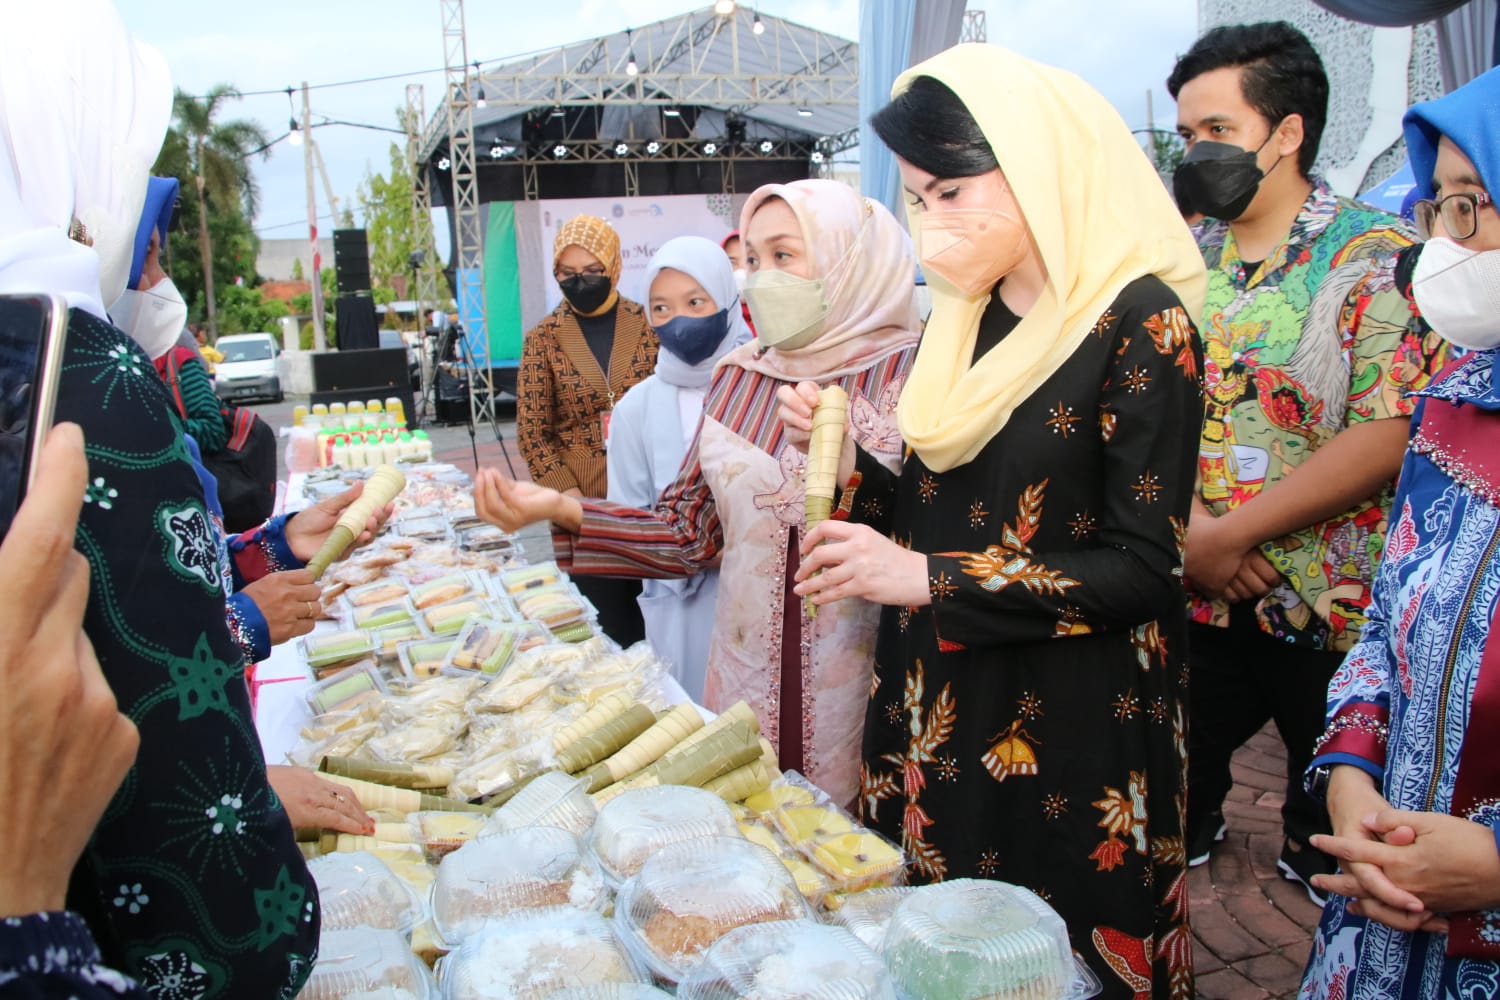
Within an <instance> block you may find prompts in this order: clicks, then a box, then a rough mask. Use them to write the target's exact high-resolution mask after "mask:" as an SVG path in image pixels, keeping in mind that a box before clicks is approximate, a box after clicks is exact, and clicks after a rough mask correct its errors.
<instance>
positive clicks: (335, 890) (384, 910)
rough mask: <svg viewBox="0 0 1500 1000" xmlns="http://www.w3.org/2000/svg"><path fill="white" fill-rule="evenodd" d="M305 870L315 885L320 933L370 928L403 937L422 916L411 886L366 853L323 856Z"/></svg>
mask: <svg viewBox="0 0 1500 1000" xmlns="http://www.w3.org/2000/svg"><path fill="white" fill-rule="evenodd" d="M307 870H308V872H309V873H310V874H311V875H312V877H313V881H315V882H317V883H318V905H319V907H320V908H321V909H322V911H323V930H324V931H329V930H338V929H342V928H349V927H374V928H379V929H382V930H390V931H400V932H401V933H402V934H405V933H406V932H408V931H410V930H411V929H412V928H413V927H415V926H416V925H417V924H419V923H421V922H422V920H423V919H424V917H425V914H424V912H423V908H422V901H421V899H419V898H418V896H417V894H416V893H415V892H414V891H412V889H411V887H410V886H408V885H407V884H406V882H405V881H403V880H402V879H401V878H400V877H399V876H397V875H396V873H395V872H393V871H391V869H390V866H389V865H387V864H386V863H385V862H384V861H381V860H380V859H379V858H377V857H376V856H375V855H373V854H371V853H369V852H368V851H350V852H347V853H338V854H325V855H324V856H323V857H321V858H313V859H312V860H311V861H309V862H308V863H307Z"/></svg>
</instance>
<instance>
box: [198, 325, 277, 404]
mask: <svg viewBox="0 0 1500 1000" xmlns="http://www.w3.org/2000/svg"><path fill="white" fill-rule="evenodd" d="M214 346H215V347H217V348H218V349H219V350H220V351H221V352H223V354H224V360H223V361H220V362H219V363H218V364H217V365H216V366H215V368H216V369H217V370H216V371H215V373H214V391H215V392H216V393H218V394H219V398H220V399H222V400H224V401H226V402H241V401H243V400H247V399H269V400H270V401H271V402H273V403H279V402H281V400H282V392H281V375H280V374H279V373H278V371H277V368H276V358H277V356H278V355H280V354H281V346H280V344H278V343H277V341H276V338H275V337H274V336H272V335H271V334H269V333H237V334H234V335H233V336H229V337H220V338H219V341H218V343H217V344H215V345H214Z"/></svg>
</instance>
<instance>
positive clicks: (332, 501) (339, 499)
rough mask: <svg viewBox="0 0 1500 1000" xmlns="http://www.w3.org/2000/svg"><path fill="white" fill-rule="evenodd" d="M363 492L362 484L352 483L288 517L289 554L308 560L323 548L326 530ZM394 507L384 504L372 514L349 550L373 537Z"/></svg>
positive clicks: (327, 530) (331, 527) (363, 485)
mask: <svg viewBox="0 0 1500 1000" xmlns="http://www.w3.org/2000/svg"><path fill="white" fill-rule="evenodd" d="M364 491H365V484H364V483H355V484H354V485H353V486H351V487H350V488H349V489H347V490H345V491H344V492H342V493H340V494H338V495H337V496H331V497H328V498H327V499H326V500H319V501H318V502H317V503H315V504H313V505H312V506H311V507H308V508H306V509H304V510H300V511H298V512H297V513H296V514H294V515H292V516H291V517H289V518H287V521H286V529H285V530H286V543H287V545H288V546H290V547H291V550H292V554H293V555H295V556H296V557H297V558H298V559H301V560H302V561H303V562H307V561H308V560H309V559H311V558H312V557H313V556H315V555H317V553H318V549H320V548H322V546H323V541H324V540H325V539H326V538H327V537H328V533H329V532H330V531H332V530H333V526H334V525H335V524H337V523H338V521H339V515H340V514H342V513H344V508H346V507H348V506H349V505H350V504H352V503H353V502H354V501H355V500H358V499H359V495H360V494H361V493H363V492H364ZM393 510H395V505H394V504H386V505H385V507H383V508H382V509H381V510H379V511H377V512H376V513H375V514H374V515H372V516H371V517H370V519H369V520H368V521H366V522H365V530H364V531H362V532H360V535H359V537H358V538H356V539H355V540H354V544H353V545H351V546H349V551H350V552H353V551H354V550H355V549H356V548H358V547H359V546H361V545H364V544H365V543H366V542H368V541H369V540H370V539H372V538H374V537H375V533H376V532H378V531H379V530H380V526H381V525H382V524H384V523H385V522H386V519H387V518H389V517H390V516H391V512H392V511H393Z"/></svg>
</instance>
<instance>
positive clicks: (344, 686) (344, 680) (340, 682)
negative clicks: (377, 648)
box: [306, 661, 389, 715]
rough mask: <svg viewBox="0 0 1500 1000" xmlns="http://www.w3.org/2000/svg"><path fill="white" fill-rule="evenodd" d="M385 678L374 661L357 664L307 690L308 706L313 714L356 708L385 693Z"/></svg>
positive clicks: (386, 689)
mask: <svg viewBox="0 0 1500 1000" xmlns="http://www.w3.org/2000/svg"><path fill="white" fill-rule="evenodd" d="M388 690H389V689H388V688H387V687H386V684H385V679H384V678H383V677H381V676H380V671H379V670H378V669H376V667H375V665H374V663H373V661H372V662H369V663H357V664H355V665H354V666H352V667H347V668H345V669H343V670H340V671H339V672H338V673H336V674H333V675H332V676H330V677H328V678H327V679H325V680H321V681H319V682H318V683H316V684H314V685H312V686H311V687H309V688H308V689H307V694H306V698H307V704H308V707H310V708H311V709H312V711H313V714H314V715H322V714H323V713H324V712H341V711H346V710H348V709H352V708H356V707H358V706H359V705H360V704H362V703H363V702H366V701H368V700H370V699H371V698H379V697H381V696H382V695H384V694H386V692H387V691H388Z"/></svg>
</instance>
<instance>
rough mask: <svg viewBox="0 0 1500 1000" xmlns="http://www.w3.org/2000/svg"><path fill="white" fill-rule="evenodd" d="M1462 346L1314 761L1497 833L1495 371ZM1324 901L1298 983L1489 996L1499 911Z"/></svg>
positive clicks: (1498, 946)
mask: <svg viewBox="0 0 1500 1000" xmlns="http://www.w3.org/2000/svg"><path fill="white" fill-rule="evenodd" d="M1497 355H1500V351H1496V350H1490V351H1485V352H1483V353H1479V354H1474V355H1471V356H1469V357H1467V358H1465V359H1464V360H1463V361H1460V362H1457V363H1455V364H1454V365H1453V366H1452V367H1450V368H1449V369H1447V370H1445V371H1444V372H1443V374H1441V375H1439V376H1438V378H1437V379H1435V380H1434V381H1433V383H1432V384H1431V385H1430V386H1429V387H1428V388H1427V389H1426V390H1424V391H1422V392H1420V393H1418V394H1417V395H1418V396H1419V397H1422V398H1421V399H1420V401H1419V402H1418V403H1417V410H1416V415H1415V417H1414V418H1413V421H1412V426H1413V433H1412V438H1411V445H1410V448H1409V449H1408V451H1407V454H1406V461H1405V464H1404V465H1403V466H1402V468H1401V479H1400V488H1399V489H1398V490H1397V492H1396V496H1395V502H1394V505H1393V507H1392V509H1391V518H1392V525H1391V530H1390V533H1389V536H1388V538H1387V541H1386V548H1385V557H1384V559H1383V560H1382V561H1381V564H1380V567H1379V569H1378V570H1377V574H1376V578H1375V596H1374V600H1373V601H1372V602H1371V604H1370V620H1369V623H1368V624H1367V625H1366V626H1365V628H1364V631H1363V633H1362V634H1361V636H1360V641H1359V644H1358V645H1356V646H1355V647H1354V649H1353V650H1352V651H1351V652H1350V654H1349V656H1348V658H1347V659H1345V661H1344V665H1343V667H1342V668H1341V669H1340V670H1339V672H1338V673H1337V674H1336V675H1335V676H1334V679H1333V683H1332V684H1331V685H1330V686H1329V703H1328V713H1329V726H1328V730H1327V732H1326V733H1325V735H1324V737H1323V739H1322V741H1320V744H1319V747H1318V752H1317V756H1315V757H1314V759H1313V766H1318V765H1324V764H1352V765H1354V766H1356V767H1360V768H1362V769H1364V770H1365V771H1367V772H1369V773H1370V774H1371V775H1372V776H1374V777H1375V778H1376V780H1377V781H1379V782H1380V785H1381V791H1382V794H1384V795H1385V797H1386V799H1387V800H1388V801H1389V802H1390V803H1391V804H1392V805H1394V806H1395V807H1396V808H1397V809H1411V810H1421V811H1434V812H1445V813H1449V814H1450V815H1453V816H1461V817H1465V818H1467V819H1470V820H1473V821H1475V822H1477V823H1482V824H1484V825H1486V826H1489V827H1492V828H1496V830H1497V834H1500V745H1497V744H1496V740H1497V734H1500V643H1497V642H1495V641H1493V639H1492V636H1493V633H1494V628H1495V626H1496V624H1497V622H1496V617H1497V614H1500V451H1497V449H1496V446H1495V441H1496V437H1497V435H1500V381H1497V379H1496V364H1497ZM1347 907H1348V900H1347V899H1345V898H1343V897H1340V896H1333V897H1331V898H1330V899H1329V902H1328V906H1327V908H1326V909H1325V910H1324V911H1323V919H1322V922H1321V923H1320V924H1319V926H1318V934H1317V937H1316V939H1315V940H1314V943H1313V953H1312V958H1311V961H1310V963H1309V965H1308V968H1307V974H1306V978H1305V980H1304V982H1303V984H1302V996H1303V997H1307V998H1309V1000H1311V998H1315V997H1316V998H1321V997H1344V998H1349V1000H1356V998H1371V1000H1374V998H1376V997H1381V998H1384V997H1403V998H1413V1000H1415V998H1418V997H1464V998H1467V997H1493V996H1496V995H1500V910H1488V911H1485V912H1482V913H1456V914H1451V915H1450V916H1449V923H1450V932H1449V934H1448V935H1447V936H1444V935H1438V934H1425V933H1416V934H1406V933H1402V932H1400V931H1396V930H1392V929H1391V928H1389V927H1386V926H1385V925H1384V924H1380V923H1376V922H1374V921H1367V920H1365V919H1364V918H1362V917H1357V916H1354V915H1353V914H1351V913H1349V912H1348V909H1347Z"/></svg>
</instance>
